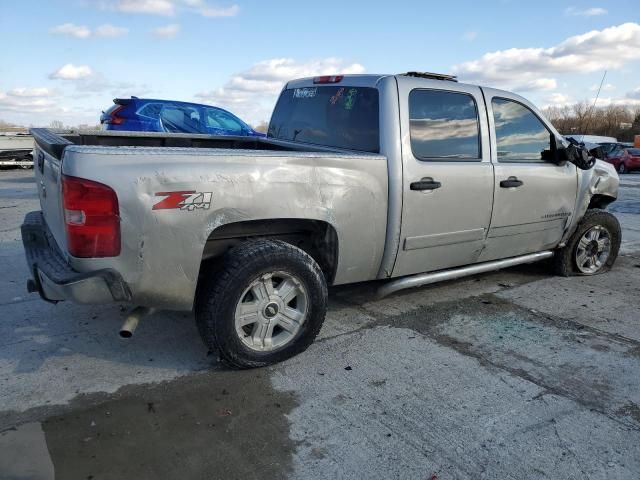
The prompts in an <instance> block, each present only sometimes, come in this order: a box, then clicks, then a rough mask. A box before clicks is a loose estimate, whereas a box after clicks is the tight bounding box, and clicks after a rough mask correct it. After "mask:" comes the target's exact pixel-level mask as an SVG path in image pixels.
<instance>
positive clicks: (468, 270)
mask: <svg viewBox="0 0 640 480" xmlns="http://www.w3.org/2000/svg"><path fill="white" fill-rule="evenodd" d="M550 257H553V252H552V251H550V250H547V251H544V252H538V253H530V254H528V255H521V256H519V257H511V258H505V259H503V260H494V261H492V262H484V263H478V264H475V265H468V266H466V267H460V268H452V269H450V270H440V271H438V272H431V273H419V274H418V275H411V276H408V277H402V278H398V279H396V280H391V281H390V282H388V283H385V284H384V285H383V286H382V287H380V288H379V289H378V292H377V296H378V298H384V297H386V296H387V295H391V294H392V293H394V292H397V291H398V290H404V289H405V288H413V287H421V286H422V285H429V284H430V283H436V282H443V281H445V280H455V279H456V278H461V277H467V276H469V275H476V274H478V273H485V272H492V271H494V270H500V269H502V268H507V267H514V266H516V265H522V264H525V263H534V262H538V261H540V260H544V259H546V258H550Z"/></svg>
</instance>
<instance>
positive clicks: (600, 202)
mask: <svg viewBox="0 0 640 480" xmlns="http://www.w3.org/2000/svg"><path fill="white" fill-rule="evenodd" d="M614 200H615V197H610V196H609V195H601V194H598V193H596V194H595V195H594V196H592V197H591V201H589V208H601V209H603V210H604V209H605V208H607V206H608V205H609V204H610V203H612V202H613V201H614Z"/></svg>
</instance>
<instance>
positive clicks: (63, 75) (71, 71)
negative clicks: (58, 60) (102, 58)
mask: <svg viewBox="0 0 640 480" xmlns="http://www.w3.org/2000/svg"><path fill="white" fill-rule="evenodd" d="M91 75H93V70H92V69H91V67H89V66H87V65H74V64H73V63H67V64H66V65H63V66H62V67H60V68H59V69H58V70H56V71H55V72H53V73H52V74H50V75H49V78H51V79H56V80H80V79H83V78H88V77H90V76H91Z"/></svg>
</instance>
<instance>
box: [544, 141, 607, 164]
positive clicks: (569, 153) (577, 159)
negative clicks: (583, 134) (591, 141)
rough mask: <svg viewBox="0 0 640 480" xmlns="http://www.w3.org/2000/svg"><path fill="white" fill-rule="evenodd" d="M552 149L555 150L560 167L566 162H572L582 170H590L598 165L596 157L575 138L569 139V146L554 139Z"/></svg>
mask: <svg viewBox="0 0 640 480" xmlns="http://www.w3.org/2000/svg"><path fill="white" fill-rule="evenodd" d="M551 148H552V150H553V149H555V152H556V153H555V158H556V163H557V164H558V165H562V164H563V163H564V162H571V163H573V164H574V165H575V166H576V167H578V168H579V169H580V170H589V169H591V168H593V166H594V165H595V164H596V157H594V156H593V155H591V153H589V150H587V148H586V147H585V146H584V144H582V143H578V142H577V141H576V140H575V139H574V138H572V137H569V145H567V146H565V145H564V143H563V142H562V140H561V139H559V138H556V137H553V138H552V139H551Z"/></svg>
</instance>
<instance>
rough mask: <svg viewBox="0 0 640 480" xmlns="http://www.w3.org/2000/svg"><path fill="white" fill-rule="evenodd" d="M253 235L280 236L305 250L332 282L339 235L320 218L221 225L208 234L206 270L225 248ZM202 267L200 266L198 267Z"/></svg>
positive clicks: (221, 254)
mask: <svg viewBox="0 0 640 480" xmlns="http://www.w3.org/2000/svg"><path fill="white" fill-rule="evenodd" d="M256 238H269V239H277V240H282V241H284V242H287V243H290V244H291V245H294V246H296V247H298V248H300V249H301V250H304V251H305V252H306V253H308V254H309V255H310V256H311V257H312V258H313V259H314V260H315V261H316V262H317V263H318V265H319V266H320V268H321V269H322V272H323V273H324V276H325V278H326V280H327V283H328V284H331V283H332V282H333V279H334V277H335V274H336V268H337V265H338V235H337V233H336V231H335V229H334V228H333V226H332V225H331V224H329V223H327V222H323V221H320V220H301V219H295V218H279V219H269V220H250V221H245V222H236V223H228V224H226V225H222V226H221V227H218V228H216V229H215V230H214V231H213V232H212V233H211V235H209V238H208V239H207V242H206V244H205V247H204V252H203V255H202V263H203V264H206V270H207V271H211V269H216V268H217V266H218V265H219V264H220V261H221V259H222V257H223V256H224V254H225V253H226V252H227V251H229V250H230V249H232V248H233V247H235V246H236V245H239V244H240V243H242V242H245V241H247V240H250V239H256ZM204 270H205V268H202V267H201V269H200V271H201V272H202V271H204Z"/></svg>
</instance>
